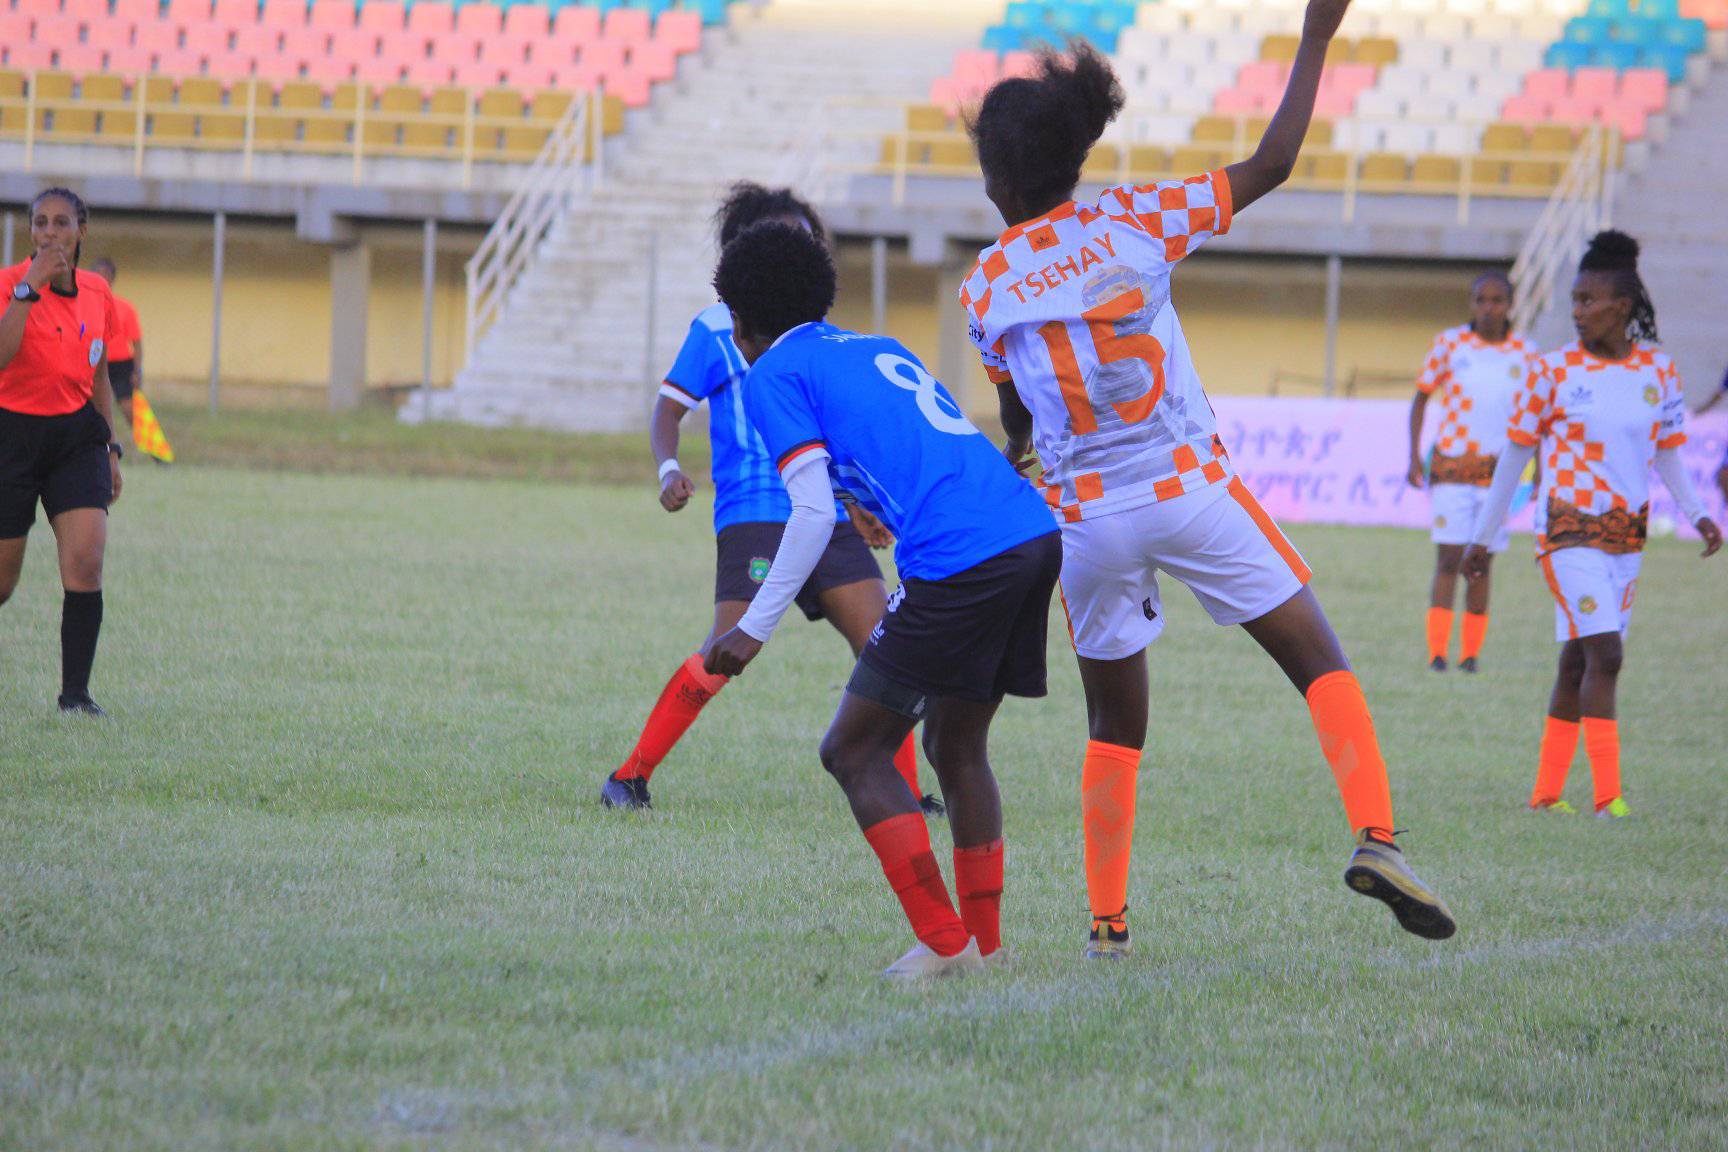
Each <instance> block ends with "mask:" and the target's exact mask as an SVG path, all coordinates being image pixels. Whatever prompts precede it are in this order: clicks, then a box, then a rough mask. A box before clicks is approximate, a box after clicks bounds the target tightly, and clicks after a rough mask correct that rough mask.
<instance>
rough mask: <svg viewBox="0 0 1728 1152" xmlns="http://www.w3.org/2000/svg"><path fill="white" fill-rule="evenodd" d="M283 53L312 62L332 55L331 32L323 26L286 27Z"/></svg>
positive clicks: (283, 38) (283, 30)
mask: <svg viewBox="0 0 1728 1152" xmlns="http://www.w3.org/2000/svg"><path fill="white" fill-rule="evenodd" d="M282 54H283V55H284V56H291V57H293V58H295V59H298V60H303V61H305V62H306V63H307V64H311V63H313V62H314V61H316V60H318V59H320V58H323V57H326V56H329V55H330V34H329V33H328V32H326V31H324V29H322V28H284V29H282Z"/></svg>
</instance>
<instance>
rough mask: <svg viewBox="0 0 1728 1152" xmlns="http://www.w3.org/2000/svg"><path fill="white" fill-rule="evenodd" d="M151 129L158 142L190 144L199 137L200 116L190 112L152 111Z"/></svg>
mask: <svg viewBox="0 0 1728 1152" xmlns="http://www.w3.org/2000/svg"><path fill="white" fill-rule="evenodd" d="M149 131H150V139H151V140H152V141H154V142H155V143H157V144H168V145H186V144H190V143H192V142H193V141H194V140H196V139H197V138H198V117H196V116H194V115H192V114H191V113H190V112H152V113H150V129H149Z"/></svg>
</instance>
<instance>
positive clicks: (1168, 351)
mask: <svg viewBox="0 0 1728 1152" xmlns="http://www.w3.org/2000/svg"><path fill="white" fill-rule="evenodd" d="M1229 228H1230V182H1229V179H1228V178H1227V177H1226V176H1225V174H1224V172H1223V171H1222V170H1219V171H1216V172H1209V173H1207V174H1206V175H1204V176H1196V177H1193V178H1192V179H1189V180H1173V181H1169V182H1166V183H1160V184H1145V185H1139V186H1133V185H1127V186H1123V187H1120V188H1112V189H1109V190H1108V191H1106V192H1105V193H1104V194H1103V195H1102V196H1100V197H1099V198H1098V200H1097V201H1096V202H1095V203H1091V204H1080V203H1075V202H1072V201H1071V202H1069V203H1067V204H1064V205H1062V206H1061V207H1060V208H1057V209H1055V210H1054V211H1052V212H1049V213H1047V214H1046V215H1044V216H1040V217H1038V218H1037V219H1034V220H1028V221H1027V222H1026V223H1024V224H1020V225H1017V226H1015V227H1013V228H1010V229H1008V230H1007V231H1006V232H1004V233H1002V236H1001V237H1000V238H999V239H998V240H997V241H996V243H994V244H992V245H990V247H988V248H986V249H984V251H983V252H982V253H980V254H979V257H978V263H977V266H976V267H974V268H973V269H972V271H971V273H970V274H969V275H968V276H967V277H966V281H965V283H964V285H963V286H962V288H961V290H960V303H961V305H962V306H963V307H965V309H966V311H967V314H968V317H969V319H970V321H971V323H970V331H971V336H972V342H973V343H974V344H975V345H977V347H978V351H979V354H980V355H981V356H982V357H983V360H984V367H985V370H986V371H987V372H988V373H989V375H990V379H991V380H992V381H993V382H994V383H996V384H1003V383H1007V382H1008V381H1010V380H1012V381H1013V384H1014V387H1015V390H1016V391H1017V392H1018V393H1019V395H1020V399H1021V400H1022V401H1023V402H1024V403H1025V405H1026V407H1027V408H1028V409H1029V410H1030V411H1031V413H1032V424H1033V444H1034V446H1035V447H1036V449H1037V451H1038V456H1039V460H1040V462H1041V463H1042V464H1043V466H1044V479H1043V483H1044V486H1045V499H1046V500H1048V501H1049V503H1050V505H1051V507H1053V508H1057V509H1060V511H1061V513H1062V517H1063V519H1064V520H1065V521H1067V522H1069V523H1072V522H1075V521H1078V520H1080V519H1081V518H1082V514H1084V515H1085V516H1086V517H1088V518H1090V517H1094V516H1098V515H1101V514H1105V513H1110V512H1120V511H1124V510H1126V509H1129V508H1136V507H1139V506H1141V505H1143V504H1150V503H1154V502H1156V501H1159V500H1169V499H1173V498H1174V497H1177V496H1181V495H1183V494H1184V493H1186V492H1192V491H1196V490H1198V489H1200V488H1204V487H1205V486H1207V485H1209V484H1216V483H1219V482H1221V481H1223V480H1224V479H1225V478H1226V477H1227V476H1229V475H1230V474H1231V473H1230V466H1229V460H1228V458H1227V457H1226V456H1225V455H1224V447H1223V445H1222V444H1221V443H1220V442H1219V440H1218V435H1217V433H1218V424H1217V420H1216V418H1215V417H1214V416H1213V414H1212V405H1211V402H1210V401H1208V400H1207V398H1206V393H1205V391H1204V389H1202V388H1201V386H1200V377H1199V375H1198V374H1197V373H1196V372H1195V370H1194V362H1193V359H1192V358H1191V357H1190V355H1189V353H1188V342H1187V341H1186V340H1185V339H1184V338H1183V336H1182V326H1181V325H1180V324H1179V323H1178V322H1177V319H1176V309H1175V306H1174V305H1173V304H1172V303H1171V300H1170V274H1171V272H1172V271H1173V270H1174V269H1175V267H1176V265H1177V263H1178V262H1180V261H1181V260H1182V258H1183V257H1185V256H1187V255H1188V254H1189V253H1191V252H1193V251H1194V250H1195V249H1197V248H1199V247H1200V245H1202V244H1204V243H1205V242H1206V241H1207V240H1210V239H1211V238H1212V237H1214V236H1222V235H1223V234H1224V233H1225V232H1227V231H1229Z"/></svg>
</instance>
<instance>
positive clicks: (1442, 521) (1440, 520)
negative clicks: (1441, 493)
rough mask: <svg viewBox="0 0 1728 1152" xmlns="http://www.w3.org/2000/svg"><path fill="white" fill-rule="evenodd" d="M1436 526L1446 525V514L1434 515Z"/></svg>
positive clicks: (1442, 526)
mask: <svg viewBox="0 0 1728 1152" xmlns="http://www.w3.org/2000/svg"><path fill="white" fill-rule="evenodd" d="M1434 527H1436V528H1444V527H1446V517H1444V516H1436V517H1434Z"/></svg>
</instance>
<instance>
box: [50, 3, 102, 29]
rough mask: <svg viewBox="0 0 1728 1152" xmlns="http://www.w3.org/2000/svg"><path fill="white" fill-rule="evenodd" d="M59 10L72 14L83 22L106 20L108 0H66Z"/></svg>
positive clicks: (90, 22)
mask: <svg viewBox="0 0 1728 1152" xmlns="http://www.w3.org/2000/svg"><path fill="white" fill-rule="evenodd" d="M60 11H61V12H62V13H64V14H65V15H67V16H74V17H76V18H78V19H79V20H82V21H84V23H85V24H94V23H97V22H103V23H106V22H107V20H108V0H66V3H65V4H63V5H61V8H60Z"/></svg>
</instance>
